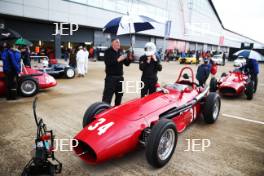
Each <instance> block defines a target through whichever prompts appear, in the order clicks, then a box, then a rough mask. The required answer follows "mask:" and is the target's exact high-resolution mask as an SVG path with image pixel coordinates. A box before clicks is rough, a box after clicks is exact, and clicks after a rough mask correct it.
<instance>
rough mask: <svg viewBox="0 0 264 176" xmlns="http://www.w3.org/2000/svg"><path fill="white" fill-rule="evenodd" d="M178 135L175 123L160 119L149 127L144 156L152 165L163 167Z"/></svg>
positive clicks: (172, 151)
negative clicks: (149, 131)
mask: <svg viewBox="0 0 264 176" xmlns="http://www.w3.org/2000/svg"><path fill="white" fill-rule="evenodd" d="M177 140H178V136H177V130H176V126H175V124H174V123H173V122H172V121H171V120H168V119H162V120H160V121H159V122H157V124H155V125H154V126H153V128H152V129H151V133H150V135H149V137H148V140H147V145H146V158H147V161H148V163H149V164H150V165H152V166H153V167H157V168H160V167H163V166H164V165H165V164H167V163H168V162H169V160H170V159H171V157H172V155H173V153H174V150H175V147H176V144H177Z"/></svg>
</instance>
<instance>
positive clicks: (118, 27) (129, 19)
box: [103, 15, 156, 35]
mask: <svg viewBox="0 0 264 176" xmlns="http://www.w3.org/2000/svg"><path fill="white" fill-rule="evenodd" d="M151 22H156V21H155V20H153V19H151V18H149V17H146V16H143V15H140V16H138V15H125V16H122V17H117V18H114V19H112V20H111V21H109V22H108V23H107V24H106V25H105V26H104V29H103V31H104V32H108V33H114V34H116V35H122V34H131V33H135V32H140V31H145V30H149V29H154V27H153V26H152V24H151Z"/></svg>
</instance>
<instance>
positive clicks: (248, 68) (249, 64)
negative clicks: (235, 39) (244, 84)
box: [242, 58, 259, 93]
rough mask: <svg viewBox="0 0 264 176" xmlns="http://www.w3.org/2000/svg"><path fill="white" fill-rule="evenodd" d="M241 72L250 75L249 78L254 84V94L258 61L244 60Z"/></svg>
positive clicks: (256, 84)
mask: <svg viewBox="0 0 264 176" xmlns="http://www.w3.org/2000/svg"><path fill="white" fill-rule="evenodd" d="M242 70H244V71H245V73H246V74H248V75H250V78H251V80H252V81H253V83H254V93H255V92H256V91H257V87H258V74H259V65H258V61H257V60H255V59H249V58H246V64H245V65H244V66H243V67H242Z"/></svg>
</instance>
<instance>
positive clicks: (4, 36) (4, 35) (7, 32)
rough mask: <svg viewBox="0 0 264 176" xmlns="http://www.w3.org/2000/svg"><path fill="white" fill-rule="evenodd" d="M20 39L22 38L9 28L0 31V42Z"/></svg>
mask: <svg viewBox="0 0 264 176" xmlns="http://www.w3.org/2000/svg"><path fill="white" fill-rule="evenodd" d="M21 37H22V36H21V35H20V34H19V33H18V32H16V31H14V30H12V29H9V28H3V29H0V41H5V40H13V39H18V38H21Z"/></svg>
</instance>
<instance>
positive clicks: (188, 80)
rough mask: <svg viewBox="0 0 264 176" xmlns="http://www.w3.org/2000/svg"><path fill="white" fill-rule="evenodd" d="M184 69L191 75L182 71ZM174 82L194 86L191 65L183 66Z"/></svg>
mask: <svg viewBox="0 0 264 176" xmlns="http://www.w3.org/2000/svg"><path fill="white" fill-rule="evenodd" d="M185 71H189V72H190V73H191V77H190V76H189V75H188V74H187V73H184V72H185ZM183 73H184V74H183ZM176 83H179V84H188V85H191V86H192V88H194V86H195V83H194V74H193V70H192V69H191V67H183V68H182V69H181V72H180V75H179V77H178V79H177V81H176Z"/></svg>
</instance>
